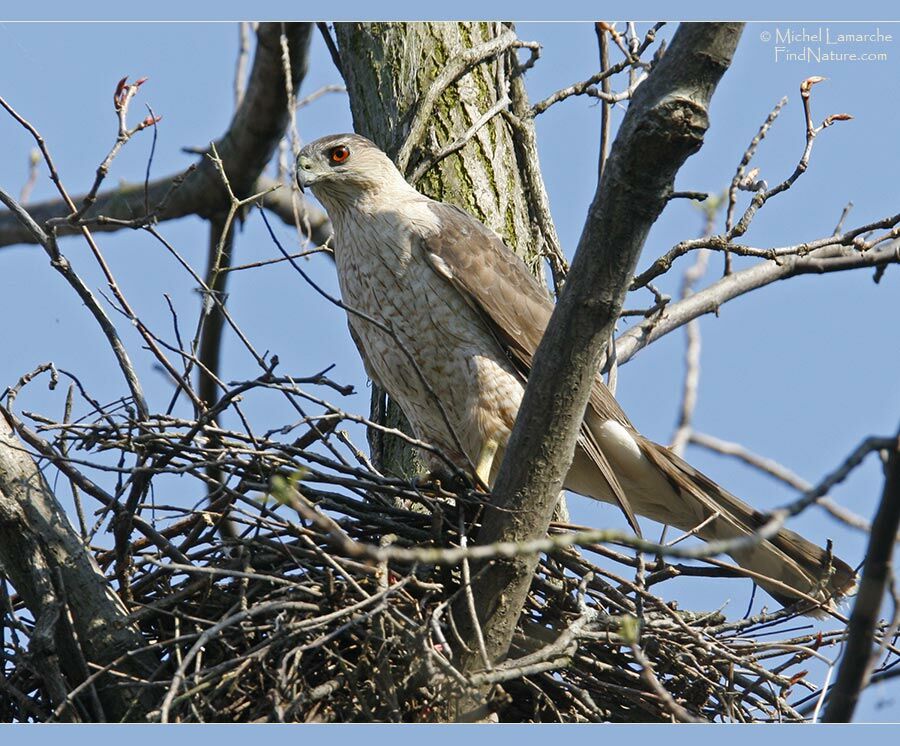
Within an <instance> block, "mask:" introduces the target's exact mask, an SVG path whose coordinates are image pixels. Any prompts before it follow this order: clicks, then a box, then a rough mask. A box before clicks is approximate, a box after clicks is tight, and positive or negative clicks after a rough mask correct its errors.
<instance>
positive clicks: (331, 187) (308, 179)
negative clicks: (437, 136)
mask: <svg viewBox="0 0 900 746" xmlns="http://www.w3.org/2000/svg"><path fill="white" fill-rule="evenodd" d="M297 184H298V185H299V186H300V189H301V190H303V189H305V188H306V187H311V188H312V190H313V194H315V195H316V197H318V199H319V201H320V202H322V203H323V204H324V205H325V207H326V208H330V207H331V206H335V205H346V204H348V203H351V202H354V201H356V200H359V199H360V198H362V197H365V196H366V195H371V194H376V193H378V192H381V191H383V190H385V189H398V188H399V189H410V188H411V187H409V185H408V184H407V183H406V181H404V179H403V176H402V175H401V174H400V172H399V171H398V170H397V167H396V166H395V165H394V164H393V162H392V161H391V159H390V158H388V157H387V155H385V153H384V152H383V151H382V150H381V149H380V148H379V147H378V146H377V145H375V143H373V142H372V141H371V140H367V139H366V138H365V137H362V136H360V135H351V134H343V135H327V136H326V137H320V138H319V139H318V140H314V141H313V142H311V143H309V144H308V145H306V146H304V147H303V149H302V150H301V151H300V153H299V154H298V155H297Z"/></svg>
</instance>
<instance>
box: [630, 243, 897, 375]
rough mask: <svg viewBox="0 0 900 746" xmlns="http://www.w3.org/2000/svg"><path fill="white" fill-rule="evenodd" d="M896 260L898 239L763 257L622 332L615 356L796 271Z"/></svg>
mask: <svg viewBox="0 0 900 746" xmlns="http://www.w3.org/2000/svg"><path fill="white" fill-rule="evenodd" d="M898 262H900V243H897V242H892V243H889V244H887V245H886V246H884V247H883V248H880V249H870V250H869V251H860V250H859V249H857V248H856V247H854V246H826V247H823V248H821V249H816V250H815V251H813V252H811V253H809V254H807V255H806V256H785V257H781V258H779V260H778V261H777V262H776V261H762V262H760V263H759V264H756V265H754V266H752V267H749V268H748V269H744V270H741V271H740V272H733V273H732V274H730V275H726V276H725V277H723V278H722V279H720V280H718V281H716V282H714V283H713V284H712V285H710V286H709V287H706V288H704V289H703V290H700V291H698V292H696V293H695V294H694V295H692V296H690V297H689V298H685V299H684V300H681V301H678V302H677V303H670V304H669V305H667V306H666V307H665V309H664V311H663V313H662V314H661V315H660V316H653V317H651V318H649V319H647V320H646V321H643V322H641V323H640V324H637V325H635V326H634V327H632V328H631V329H629V330H628V331H626V332H625V333H623V334H621V335H620V336H619V337H618V338H617V339H616V360H617V361H618V362H619V364H620V365H623V364H624V363H626V362H628V361H629V360H631V358H633V357H634V356H635V355H636V354H637V353H638V352H640V351H641V350H642V349H643V348H644V347H646V346H647V345H649V344H650V343H651V342H655V341H656V340H657V339H659V338H660V337H662V336H665V335H666V334H668V333H669V332H672V331H674V330H675V329H678V328H679V327H682V326H684V325H685V324H687V323H688V322H689V321H692V320H693V319H696V318H697V317H698V316H703V315H704V314H707V313H715V312H716V311H718V309H719V307H720V306H721V305H722V304H723V303H726V302H727V301H730V300H732V299H734V298H737V297H738V296H741V295H743V294H744V293H749V292H750V291H751V290H756V289H757V288H761V287H764V286H766V285H769V284H771V283H773V282H778V281H779V280H787V279H789V278H791V277H796V276H798V275H806V274H825V273H827V272H842V271H844V270H850V269H861V268H865V267H872V268H875V267H882V266H884V265H886V264H892V263H898Z"/></svg>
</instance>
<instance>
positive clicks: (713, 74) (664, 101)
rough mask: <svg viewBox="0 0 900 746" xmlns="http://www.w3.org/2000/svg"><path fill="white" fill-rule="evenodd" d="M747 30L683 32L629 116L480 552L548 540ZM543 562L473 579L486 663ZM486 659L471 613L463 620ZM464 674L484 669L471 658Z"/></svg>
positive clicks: (718, 27)
mask: <svg viewBox="0 0 900 746" xmlns="http://www.w3.org/2000/svg"><path fill="white" fill-rule="evenodd" d="M741 29H742V24H737V23H720V24H682V25H681V26H680V27H679V28H678V30H677V32H676V33H675V35H674V37H673V40H672V44H671V46H670V47H669V49H668V51H667V52H666V53H665V55H664V56H663V57H662V59H661V61H660V62H659V63H658V65H657V66H656V68H655V69H654V71H653V72H652V73H651V74H650V76H649V78H648V79H647V81H645V82H644V83H643V85H641V86H640V87H639V88H638V89H637V91H636V93H635V95H634V97H633V99H632V101H631V103H630V105H629V107H628V111H627V113H626V116H625V119H624V121H623V122H622V126H621V128H620V130H619V133H618V135H617V137H616V141H615V143H614V144H613V147H612V150H611V153H610V156H609V160H608V161H607V164H606V167H605V169H604V171H603V176H602V179H601V181H600V183H599V185H598V187H597V192H596V195H595V197H594V201H593V203H592V204H591V207H590V209H589V212H588V216H587V221H586V223H585V226H584V230H583V232H582V235H581V239H580V241H579V244H578V248H577V252H576V255H575V259H574V262H573V265H572V272H571V273H570V275H569V278H570V279H569V280H568V282H567V284H566V287H565V288H564V290H563V292H562V295H561V297H560V300H559V303H558V304H557V307H556V310H555V311H554V313H553V316H552V318H551V320H550V323H549V326H548V328H547V331H546V333H545V335H544V338H543V340H542V342H541V345H540V347H539V348H538V351H537V353H536V355H535V360H534V366H533V368H532V371H531V374H530V376H529V380H528V387H527V389H526V392H525V397H524V399H523V402H522V407H521V409H520V411H519V416H518V418H517V421H516V425H515V428H514V430H513V433H512V436H511V438H510V441H509V444H508V446H507V451H506V455H505V458H504V461H503V464H502V466H501V469H500V472H499V475H498V478H497V481H496V483H495V486H494V504H495V505H496V508H494V509H489V510H488V512H487V514H486V516H485V520H484V524H483V528H482V531H481V533H480V535H479V542H480V543H488V542H496V541H526V540H529V539H535V538H539V537H541V536H544V535H545V534H546V531H547V528H548V525H549V521H550V518H551V513H552V510H553V505H554V502H555V500H556V496H557V494H558V492H559V490H560V488H561V486H562V482H563V478H564V476H565V474H566V472H567V471H568V468H569V466H570V464H571V462H572V456H573V453H574V448H575V441H576V437H577V433H578V428H579V425H580V423H581V420H582V418H583V416H584V411H585V407H586V405H587V400H588V395H589V392H590V388H591V385H592V383H593V380H594V377H595V375H596V371H597V367H598V364H599V362H600V359H601V357H602V355H603V352H604V350H605V347H606V343H607V340H608V339H609V336H610V332H611V331H612V329H613V326H614V324H615V320H616V318H617V316H618V312H619V310H620V309H621V306H622V302H623V300H624V297H625V293H626V292H627V289H628V286H629V284H630V282H631V278H632V275H633V273H634V269H635V266H636V263H637V260H638V257H639V256H640V252H641V249H642V247H643V245H644V241H645V240H646V237H647V233H648V232H649V230H650V227H651V226H652V225H653V223H654V222H655V220H656V218H657V217H658V216H659V214H660V213H661V212H662V209H663V207H664V206H665V204H666V202H667V200H668V199H669V195H670V194H671V191H672V186H673V183H674V179H675V174H676V173H677V171H678V169H679V168H680V167H681V165H682V163H684V161H685V160H686V159H687V157H688V156H689V155H691V154H692V153H694V152H695V151H696V150H697V149H698V148H699V147H700V146H701V145H702V143H703V135H704V133H705V131H706V129H707V127H708V126H709V121H708V108H709V101H710V97H711V96H712V93H713V91H714V90H715V87H716V85H717V84H718V82H719V80H720V79H721V77H722V75H723V74H724V72H725V71H726V70H727V69H728V66H729V65H730V63H731V59H732V55H733V53H734V50H735V48H736V46H737V42H738V39H739V38H740V34H741ZM536 562H537V557H536V556H530V557H527V556H519V557H516V558H513V559H500V560H496V561H495V562H494V563H493V564H491V565H490V566H486V567H482V568H481V572H480V573H479V572H477V571H475V577H474V579H473V593H474V598H475V606H476V610H477V615H478V619H479V621H480V623H481V626H482V632H483V637H484V643H485V646H486V650H487V654H488V657H489V658H490V659H491V660H493V661H496V660H498V659H500V658H502V657H503V656H504V655H505V654H506V652H507V650H508V649H509V644H510V641H511V639H512V635H513V631H514V629H515V626H516V622H517V620H518V618H519V614H520V613H521V610H522V605H523V603H524V600H525V596H526V594H527V591H528V588H529V585H530V583H531V579H532V576H533V573H534V568H535V565H536ZM456 617H457V621H458V623H462V624H463V626H464V628H465V632H464V634H463V639H464V641H465V642H466V643H467V644H468V647H469V649H470V650H472V651H474V650H477V646H476V645H475V635H474V630H473V628H472V625H471V624H466V621H467V619H468V618H469V615H468V614H464V613H463V614H457V615H456ZM464 656H465V662H464V666H465V668H466V669H468V670H472V669H474V668H477V667H479V666H480V665H481V663H480V658H479V656H478V655H477V654H469V653H466V654H464Z"/></svg>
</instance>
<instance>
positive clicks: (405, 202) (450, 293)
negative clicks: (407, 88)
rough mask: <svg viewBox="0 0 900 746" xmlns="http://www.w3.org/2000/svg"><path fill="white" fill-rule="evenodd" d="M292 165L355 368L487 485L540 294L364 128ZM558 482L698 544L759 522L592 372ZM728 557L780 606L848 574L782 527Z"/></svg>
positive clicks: (509, 257) (835, 587)
mask: <svg viewBox="0 0 900 746" xmlns="http://www.w3.org/2000/svg"><path fill="white" fill-rule="evenodd" d="M296 172H297V173H296V176H297V182H298V184H299V185H300V187H301V189H303V188H304V187H310V188H311V189H312V191H313V193H314V194H315V196H316V197H317V198H318V200H319V201H320V202H321V203H322V205H323V206H324V207H325V209H326V211H327V212H328V216H329V218H330V219H331V222H332V225H333V227H334V235H335V242H336V246H335V262H336V264H337V274H338V281H339V284H340V289H341V296H342V299H343V303H344V305H345V306H346V308H347V314H348V322H349V326H350V332H351V335H352V337H353V339H354V341H355V343H356V346H357V347H358V348H359V352H360V355H361V356H362V359H363V363H364V365H365V369H366V373H367V374H368V376H369V378H371V380H372V381H373V382H374V383H376V384H377V385H378V386H380V387H381V388H383V389H384V390H385V391H387V392H388V393H389V394H390V395H391V396H392V397H393V398H394V399H395V400H396V401H397V403H398V404H399V405H400V407H401V409H402V410H403V412H404V414H405V415H406V417H407V419H408V420H409V423H410V425H411V426H412V429H413V432H414V433H415V436H416V437H417V438H419V439H420V440H422V441H425V442H427V443H429V444H431V445H432V446H435V447H436V448H437V449H438V450H439V451H440V452H442V453H443V454H445V455H446V456H447V457H448V458H449V459H450V460H451V461H452V462H453V463H454V464H456V465H457V466H459V467H460V468H463V469H466V470H470V471H471V470H474V471H475V473H476V474H477V476H478V477H479V478H480V479H481V480H482V481H483V482H484V483H485V484H487V485H490V484H492V481H493V479H494V477H495V476H496V472H497V470H498V468H499V465H500V463H501V461H502V458H503V452H504V449H505V446H506V443H507V441H508V439H509V436H510V433H511V431H512V427H513V424H514V422H515V419H516V413H517V412H518V409H519V404H520V403H521V400H522V395H523V392H524V389H525V383H526V381H527V378H528V372H529V369H530V367H531V362H532V357H533V355H534V352H535V350H536V349H537V346H538V343H539V342H540V339H541V336H542V335H543V333H544V329H545V328H546V326H547V322H548V321H549V319H550V315H551V314H552V313H553V307H554V305H553V301H552V299H551V298H550V296H549V294H548V293H547V291H546V290H545V289H544V287H542V285H541V284H540V283H539V282H538V281H537V280H536V279H535V278H534V277H533V276H532V274H531V273H530V272H529V271H528V268H527V267H526V265H525V263H524V262H523V261H522V260H521V259H520V258H519V257H518V256H517V255H516V254H515V253H514V252H513V251H512V250H510V249H509V248H508V247H507V246H506V245H505V244H504V243H503V241H502V240H501V239H500V237H499V236H497V235H496V234H495V233H493V232H492V231H491V230H489V229H488V228H486V227H485V226H484V225H482V224H481V223H480V222H479V221H478V220H476V219H475V218H473V217H472V216H470V215H469V214H468V213H466V212H464V211H463V210H461V209H459V208H457V207H455V206H453V205H449V204H445V203H442V202H437V201H435V200H432V199H430V198H428V197H426V196H425V195H423V194H420V193H419V192H418V191H416V189H414V188H413V187H412V186H410V185H409V184H408V183H407V182H406V180H405V179H404V178H403V175H402V174H401V173H400V172H399V171H398V169H397V168H396V166H395V165H394V164H393V162H392V161H391V160H390V158H389V157H388V156H387V155H386V154H385V153H384V152H382V151H381V150H380V149H379V148H378V147H377V146H376V145H375V144H374V143H372V142H371V141H369V140H367V139H366V138H364V137H361V136H359V135H354V134H340V135H330V136H327V137H323V138H321V139H318V140H316V141H314V142H311V143H309V144H308V145H306V146H305V147H304V148H303V149H302V150H301V151H300V153H299V155H298V157H297V164H296ZM423 455H424V456H425V458H426V460H428V461H430V462H431V464H432V465H438V466H439V465H440V464H436V463H435V456H434V454H432V453H430V452H426V453H424V454H423ZM565 488H566V489H568V490H571V491H573V492H576V493H579V494H581V495H585V496H587V497H591V498H594V499H596V500H602V501H604V502H609V503H618V504H620V505H621V506H623V507H625V508H626V512H628V511H627V506H630V508H631V509H633V511H634V512H635V513H637V514H639V515H642V516H645V517H647V518H650V519H652V520H654V521H657V522H659V523H663V524H667V525H671V526H674V527H676V528H678V529H681V530H683V531H692V530H694V531H695V532H696V535H698V536H699V537H700V538H702V539H704V540H706V541H712V540H719V539H732V538H735V537H741V536H746V535H747V534H749V533H751V532H752V531H754V530H755V529H758V528H759V527H760V526H761V525H762V519H761V517H760V515H759V513H757V512H756V511H755V510H753V508H751V507H750V506H749V505H747V504H746V503H744V502H742V501H740V500H739V499H737V498H736V497H734V496H733V495H731V494H730V493H729V492H727V491H726V490H725V489H723V488H722V487H720V486H719V485H717V484H716V483H715V482H713V481H712V480H711V479H709V478H708V477H706V476H705V475H703V474H701V473H700V472H699V471H697V470H696V469H694V468H693V467H692V466H690V465H689V464H688V463H686V462H685V461H683V460H682V459H681V458H679V457H678V456H677V455H675V454H674V453H673V452H672V451H670V450H669V449H667V448H665V447H664V446H661V445H658V444H656V443H653V442H652V441H650V440H648V439H647V438H644V437H643V436H642V435H640V433H638V431H637V430H636V429H635V427H634V426H633V425H632V424H631V422H630V421H629V419H628V417H627V416H626V415H625V413H624V412H623V411H622V408H621V407H620V406H619V404H618V403H617V402H616V400H615V398H614V397H613V395H612V394H611V393H610V391H609V389H607V388H606V386H605V384H604V383H603V381H602V379H601V378H600V377H599V376H597V377H596V378H595V380H594V385H593V389H592V392H591V397H590V402H589V405H588V408H587V412H586V413H585V418H584V422H583V424H582V428H581V434H580V437H579V442H578V445H577V448H576V452H575V457H574V461H573V463H572V466H571V468H570V470H569V472H568V475H567V477H566V481H565ZM732 556H733V558H734V559H735V561H736V562H737V563H738V564H739V565H741V567H743V568H744V569H745V570H746V571H747V573H748V574H749V575H750V576H751V577H752V578H753V579H754V580H755V581H756V582H757V583H758V584H759V585H760V586H761V587H762V588H764V589H765V590H766V591H767V592H768V593H769V594H771V595H772V596H773V597H774V598H775V599H777V600H778V601H779V602H781V603H783V604H790V603H793V602H795V601H797V600H801V599H806V600H809V597H813V598H815V599H817V600H819V601H820V602H823V603H830V599H832V598H834V597H840V596H843V595H845V594H847V593H849V592H850V591H851V589H852V588H853V586H854V584H855V573H854V571H853V570H852V569H851V568H850V567H849V566H848V565H847V564H846V563H844V562H842V561H841V560H839V559H837V558H836V557H832V556H831V555H830V552H828V551H826V550H824V549H822V548H820V547H818V546H816V545H815V544H812V543H811V542H809V541H807V540H806V539H804V538H803V537H801V536H799V535H798V534H796V533H794V532H793V531H789V530H787V529H782V530H780V531H779V532H778V534H777V535H775V536H774V537H772V538H771V539H769V540H767V541H762V542H760V543H759V544H756V545H754V546H751V547H749V548H747V547H745V548H741V549H735V550H734V551H733V552H732Z"/></svg>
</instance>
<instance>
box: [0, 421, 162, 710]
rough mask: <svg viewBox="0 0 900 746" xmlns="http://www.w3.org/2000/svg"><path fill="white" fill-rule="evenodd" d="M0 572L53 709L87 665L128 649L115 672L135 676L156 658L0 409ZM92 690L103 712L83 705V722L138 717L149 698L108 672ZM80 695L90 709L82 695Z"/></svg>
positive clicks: (110, 659)
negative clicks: (17, 599)
mask: <svg viewBox="0 0 900 746" xmlns="http://www.w3.org/2000/svg"><path fill="white" fill-rule="evenodd" d="M0 570H2V571H3V573H4V574H5V575H6V576H7V577H8V578H9V580H10V581H11V583H12V585H13V587H14V588H15V589H16V591H18V593H19V595H20V596H21V597H22V599H23V601H24V602H25V605H26V606H27V607H28V610H29V611H30V612H31V614H32V616H33V617H34V620H35V630H34V634H33V635H32V638H31V651H32V653H33V654H34V656H35V665H36V668H37V670H38V671H40V673H41V674H42V675H43V677H44V679H45V682H46V684H47V688H48V690H49V691H50V692H51V693H53V697H54V702H53V705H54V706H55V707H59V706H60V705H61V704H63V703H64V702H65V697H66V692H68V691H71V690H72V689H74V688H75V687H76V686H77V685H78V684H80V683H81V682H83V681H84V680H85V679H86V678H87V676H88V675H89V674H91V673H93V672H94V671H93V669H90V668H89V666H90V665H92V664H93V665H96V666H101V667H102V666H105V665H107V664H110V663H112V662H113V661H115V660H117V659H118V658H119V657H120V656H123V655H125V654H126V653H130V654H131V655H130V656H129V657H126V658H124V659H123V660H122V661H121V662H120V663H118V664H117V665H116V668H117V670H119V671H121V672H124V673H126V674H132V675H134V676H135V677H138V678H140V679H145V678H147V677H148V676H150V674H151V673H152V672H153V670H154V668H155V667H156V665H157V664H158V661H157V660H156V657H155V655H154V654H153V653H151V652H138V651H139V650H140V649H141V648H142V647H143V646H144V645H145V641H144V639H143V638H142V637H141V635H140V633H139V632H138V630H137V629H136V628H135V627H134V626H132V624H131V623H130V622H129V621H128V618H127V617H128V611H127V609H126V608H125V606H124V605H123V604H122V602H121V601H120V600H119V598H118V596H116V594H115V593H113V591H112V590H111V589H110V588H109V585H108V584H107V582H106V578H104V577H103V573H102V572H100V569H99V568H98V567H97V564H96V562H94V559H93V555H92V554H91V553H90V551H88V549H87V548H86V547H85V545H84V543H83V542H82V541H81V538H80V537H79V536H78V534H77V533H76V532H75V530H74V529H73V528H72V526H71V524H70V523H69V520H68V518H67V517H66V514H65V512H64V511H63V509H62V507H61V506H60V505H59V503H58V502H57V500H56V497H55V496H54V494H53V492H52V491H51V489H50V486H49V485H48V484H47V481H46V480H45V479H44V475H43V474H41V472H40V470H39V469H38V468H37V465H36V464H35V462H34V461H33V460H32V458H31V457H30V456H29V455H28V453H27V451H26V450H25V447H24V445H23V444H22V443H21V442H20V441H19V440H18V439H17V438H16V436H15V434H14V433H13V430H12V428H11V427H10V425H9V423H8V422H7V421H6V419H5V417H4V416H3V415H2V414H0ZM62 676H64V677H65V679H66V680H67V682H68V684H67V685H63V681H62ZM94 687H95V690H96V693H97V698H98V700H99V704H100V705H101V707H102V712H90V710H89V714H88V715H87V717H88V718H89V719H106V720H111V721H117V720H121V719H122V718H125V717H126V716H127V715H128V713H129V712H130V713H131V717H132V718H134V717H140V716H142V715H143V713H144V712H145V711H146V709H147V707H148V706H150V705H151V704H152V702H153V701H154V699H155V695H153V694H152V692H151V691H150V690H148V689H146V688H144V687H140V686H137V687H130V686H128V685H127V684H123V682H122V680H121V679H119V678H118V677H115V676H112V675H109V674H104V675H102V676H99V677H98V678H97V680H96V682H95V684H94ZM88 691H90V690H88ZM144 699H146V700H147V701H146V703H143V702H142V700H144ZM79 700H80V701H81V703H82V706H84V707H87V708H90V704H89V703H90V698H89V697H87V695H86V694H85V695H83V696H82V697H80V698H79ZM62 717H63V719H72V712H71V711H68V710H66V711H63V714H62ZM82 717H84V715H79V716H78V718H79V719H80V718H82Z"/></svg>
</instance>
